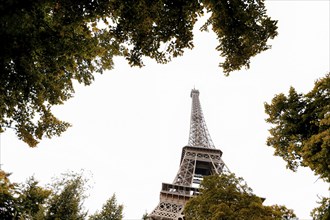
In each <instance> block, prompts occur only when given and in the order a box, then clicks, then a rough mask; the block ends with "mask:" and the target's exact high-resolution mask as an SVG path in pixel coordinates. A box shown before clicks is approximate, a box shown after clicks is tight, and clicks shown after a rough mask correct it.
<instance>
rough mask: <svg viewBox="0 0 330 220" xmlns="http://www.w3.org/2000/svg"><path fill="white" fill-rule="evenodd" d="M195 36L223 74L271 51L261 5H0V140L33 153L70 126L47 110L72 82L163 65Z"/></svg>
mask: <svg viewBox="0 0 330 220" xmlns="http://www.w3.org/2000/svg"><path fill="white" fill-rule="evenodd" d="M206 12H207V13H209V14H210V18H209V19H208V20H207V22H206V23H205V25H203V27H202V28H201V30H207V29H208V27H212V30H213V31H214V32H215V33H216V34H217V38H218V40H219V45H218V46H217V48H216V49H217V50H218V51H219V52H220V55H221V56H223V57H224V58H225V61H224V62H223V63H221V64H220V66H221V67H222V68H223V70H224V72H225V74H227V75H228V74H229V73H230V72H231V71H234V70H238V69H241V68H242V67H246V68H248V67H249V63H250V58H251V57H253V56H255V55H256V54H258V53H260V52H262V51H264V50H267V49H269V48H270V46H269V45H267V40H268V39H272V38H274V37H275V36H276V35H277V32H276V29H277V27H276V21H274V20H271V19H270V18H269V17H268V16H267V15H266V9H265V6H264V0H258V1H254V0H231V1H214V0H201V1H197V0H190V1H182V0H158V1H153V0H127V1H122V0H112V1H108V0H98V1H94V0H80V1H64V0H43V1H33V0H26V1H19V0H6V1H3V2H2V3H1V4H0V48H1V49H0V72H1V74H0V132H3V131H4V130H5V129H7V128H13V129H14V130H15V132H16V134H17V136H18V138H19V139H21V140H23V141H24V142H26V143H27V144H28V145H29V146H30V147H35V146H36V145H37V144H38V142H39V141H40V140H41V139H42V138H43V137H45V136H46V137H48V138H51V137H53V136H55V135H60V134H61V133H62V132H64V131H65V130H66V129H67V128H68V127H69V126H70V124H69V123H67V122H63V121H61V120H59V119H58V118H56V117H55V116H54V115H53V113H52V111H51V108H52V106H54V105H59V104H63V103H64V102H65V101H66V100H68V99H69V98H71V97H72V96H73V94H74V88H73V81H74V80H76V81H78V82H79V83H83V84H85V85H89V84H90V83H91V82H92V81H93V78H94V77H93V73H94V72H96V73H102V72H103V71H104V70H108V69H111V68H113V57H114V56H123V57H125V58H126V59H127V60H128V63H129V64H130V65H132V66H140V67H141V66H143V57H150V58H152V59H154V60H156V61H157V62H159V63H167V62H169V61H170V60H171V58H173V57H177V56H181V55H182V54H183V52H184V49H185V48H188V49H191V48H193V32H192V31H193V27H194V24H195V23H196V21H197V19H198V17H200V16H202V15H203V14H205V13H206Z"/></svg>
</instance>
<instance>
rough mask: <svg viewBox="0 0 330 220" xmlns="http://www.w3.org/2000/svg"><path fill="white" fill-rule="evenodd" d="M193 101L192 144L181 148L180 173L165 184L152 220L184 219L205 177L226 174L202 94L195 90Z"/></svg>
mask: <svg viewBox="0 0 330 220" xmlns="http://www.w3.org/2000/svg"><path fill="white" fill-rule="evenodd" d="M191 98H192V108H191V119H190V133H189V141H188V145H187V146H185V147H183V148H182V154H181V162H180V168H179V171H178V173H177V174H176V176H175V178H174V181H173V183H172V184H169V183H163V184H162V189H161V191H160V202H159V204H158V205H157V207H156V208H155V209H154V210H153V211H152V212H151V213H150V214H149V219H152V220H183V219H184V215H183V209H184V206H185V204H186V203H187V201H188V200H189V199H190V198H191V197H193V196H194V195H197V194H198V193H199V187H200V183H201V181H202V179H203V177H204V176H208V175H213V174H220V173H222V172H223V171H224V168H225V164H224V162H223V161H222V159H221V156H222V151H221V150H219V149H215V147H214V144H213V142H212V140H211V137H210V134H209V132H208V130H207V127H206V123H205V120H204V116H203V113H202V108H201V105H200V102H199V91H198V90H196V89H193V90H192V91H191Z"/></svg>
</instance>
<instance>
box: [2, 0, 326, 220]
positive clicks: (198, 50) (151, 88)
mask: <svg viewBox="0 0 330 220" xmlns="http://www.w3.org/2000/svg"><path fill="white" fill-rule="evenodd" d="M266 6H267V9H268V14H269V15H270V16H271V17H272V18H273V19H276V20H279V21H278V32H279V36H278V37H276V38H275V39H274V40H272V41H270V42H269V43H270V44H271V45H272V49H271V50H268V51H266V52H263V53H261V54H259V55H257V56H256V57H254V58H253V59H252V60H251V68H250V69H248V70H245V69H243V70H241V71H238V72H233V73H232V74H231V75H230V76H229V77H225V76H224V74H223V72H222V69H220V68H219V67H218V63H219V62H220V61H221V60H222V58H221V57H219V53H218V52H217V51H215V49H214V48H215V47H216V46H217V40H216V37H215V35H214V34H213V33H212V32H209V33H206V32H203V33H201V32H199V31H198V28H199V27H200V26H201V24H202V23H198V24H197V26H196V32H195V40H194V44H195V48H194V49H193V50H187V51H186V53H185V54H184V56H183V57H179V58H176V59H174V60H173V61H172V62H171V63H169V64H166V65H160V64H156V63H155V62H154V61H150V60H148V59H147V60H146V62H145V63H146V67H144V68H141V69H139V68H131V67H129V66H128V65H127V63H126V62H125V60H123V59H121V58H116V59H115V69H114V70H112V71H109V72H106V73H104V74H103V75H98V76H96V79H95V82H94V83H93V84H92V85H91V86H89V87H84V86H82V85H76V87H75V88H76V94H75V97H74V98H72V99H71V100H69V101H68V102H66V103H65V104H64V105H62V106H59V107H56V108H54V112H56V115H57V116H58V117H59V118H60V119H62V120H66V121H68V122H70V123H71V124H72V125H73V126H72V127H71V128H70V129H69V130H68V131H67V132H66V133H64V134H63V135H62V136H61V137H59V138H53V139H51V140H48V139H45V140H43V141H42V142H41V143H40V144H39V146H38V148H35V149H31V148H29V147H28V146H27V145H26V144H24V143H23V142H21V141H19V140H18V139H17V138H16V136H15V134H14V133H13V132H12V131H6V132H5V133H3V134H1V162H2V164H3V166H2V168H3V169H4V170H5V171H7V172H12V173H13V174H12V181H17V182H24V181H25V180H26V179H27V178H28V177H29V176H31V175H35V177H36V179H38V180H40V181H41V184H47V183H49V182H50V181H51V177H53V176H59V175H60V174H61V173H63V172H66V171H80V170H81V169H84V170H85V173H86V175H87V176H89V177H90V179H91V180H90V184H91V185H92V189H91V190H89V194H90V196H89V198H88V199H87V200H86V203H85V206H86V207H87V208H88V209H89V210H90V213H93V212H94V211H95V210H96V209H100V208H101V206H102V204H103V203H104V202H105V201H106V200H107V199H108V198H109V197H111V195H112V194H113V193H116V196H117V199H118V202H119V203H122V204H124V218H125V219H140V218H141V217H142V215H143V214H144V213H145V211H147V212H148V213H150V212H151V211H152V210H153V209H154V208H155V207H156V205H157V204H158V202H159V192H160V189H161V183H162V182H166V183H172V181H173V179H174V177H175V175H176V173H177V171H178V168H179V162H180V157H181V150H182V147H184V146H185V145H186V144H187V143H188V137H189V123H190V110H191V98H190V91H191V89H192V88H194V87H195V88H196V89H198V90H199V91H200V101H201V105H202V109H203V113H204V117H205V121H206V124H207V127H208V130H209V132H210V135H211V138H212V140H213V142H214V144H215V146H216V148H218V149H221V150H222V151H223V159H224V161H225V163H226V165H227V166H228V167H229V169H230V170H231V171H232V172H234V173H236V175H237V176H240V177H243V178H244V179H245V180H246V181H247V184H248V185H249V186H250V187H251V188H252V189H253V191H254V193H255V194H257V195H258V196H261V197H264V198H266V201H265V204H266V205H273V204H281V205H285V206H287V207H288V208H292V209H294V211H295V213H296V214H297V215H298V217H299V218H300V219H310V216H309V213H310V211H311V210H312V209H313V208H314V207H316V206H317V204H316V201H317V200H318V195H319V196H322V195H323V196H329V191H328V187H329V184H326V183H324V182H322V180H319V179H318V177H317V176H314V175H313V172H312V171H310V169H308V168H300V169H299V170H298V172H296V173H294V172H292V171H290V170H287V169H286V167H285V165H286V164H285V162H284V161H283V160H282V159H281V158H279V157H275V156H273V152H274V151H273V149H272V148H271V147H268V146H266V144H265V142H266V138H267V136H268V129H269V127H270V125H268V124H266V122H265V118H266V117H267V116H266V115H265V113H264V102H270V101H271V99H272V98H273V97H274V95H275V94H278V93H280V92H283V93H287V92H288V90H289V88H290V86H293V87H295V88H296V90H297V91H298V92H303V93H305V92H308V91H309V90H311V89H312V88H313V85H314V81H315V80H316V79H318V78H320V77H323V76H325V74H326V73H327V72H329V70H330V64H329V60H330V57H329V53H330V52H329V51H330V47H329V39H330V38H329V20H330V19H329V11H330V6H329V1H276V0H273V1H267V2H266Z"/></svg>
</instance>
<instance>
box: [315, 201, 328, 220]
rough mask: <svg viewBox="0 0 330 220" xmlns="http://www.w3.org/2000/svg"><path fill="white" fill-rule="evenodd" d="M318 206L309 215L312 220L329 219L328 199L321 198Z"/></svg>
mask: <svg viewBox="0 0 330 220" xmlns="http://www.w3.org/2000/svg"><path fill="white" fill-rule="evenodd" d="M319 204H320V206H319V207H316V208H315V209H313V211H312V212H311V215H312V217H313V219H314V220H328V219H330V198H322V200H321V201H320V202H319Z"/></svg>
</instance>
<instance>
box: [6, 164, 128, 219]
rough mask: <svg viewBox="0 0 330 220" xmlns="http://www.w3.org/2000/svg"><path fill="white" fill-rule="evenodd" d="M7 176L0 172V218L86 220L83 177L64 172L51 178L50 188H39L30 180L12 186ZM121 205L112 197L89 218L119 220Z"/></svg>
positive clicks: (37, 184)
mask: <svg viewBox="0 0 330 220" xmlns="http://www.w3.org/2000/svg"><path fill="white" fill-rule="evenodd" d="M9 176H10V174H8V173H5V172H4V171H2V170H0V219H12V220H21V219H34V220H58V219H67V220H70V219H71V220H79V219H86V216H87V212H86V211H85V210H84V208H83V202H84V199H85V198H86V196H85V195H86V189H87V188H86V181H87V179H85V178H84V177H83V175H82V174H79V173H67V174H63V175H62V176H61V177H59V178H56V179H54V181H53V183H52V184H51V185H50V186H49V187H41V186H39V182H38V181H37V180H35V179H34V178H33V177H31V178H30V179H28V180H27V182H26V183H25V184H17V183H11V182H10V180H9ZM122 211H123V206H122V205H117V204H116V197H115V195H113V196H112V197H111V198H110V199H109V200H108V201H107V203H106V204H105V205H104V206H103V208H102V211H101V212H97V213H95V214H94V215H92V216H91V217H90V218H89V219H91V220H97V219H109V220H121V219H122Z"/></svg>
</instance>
